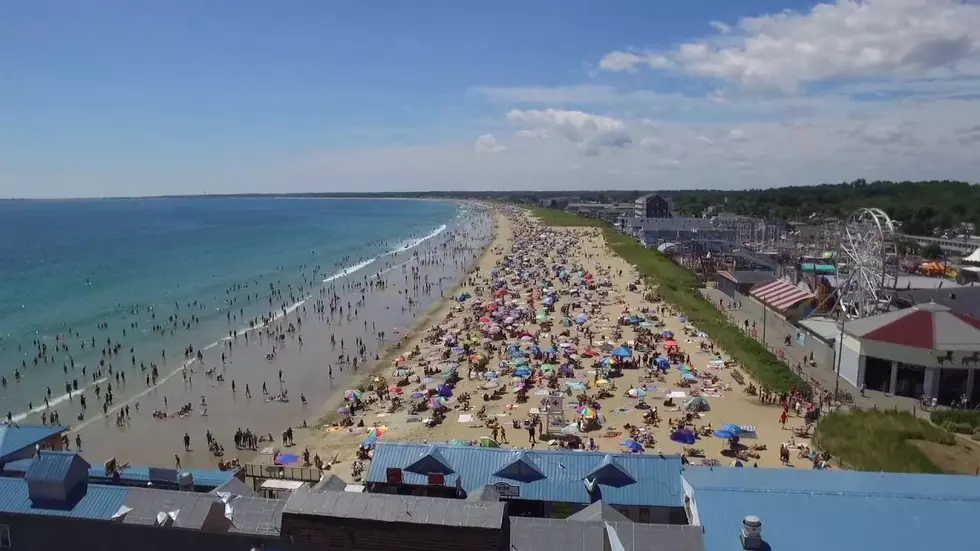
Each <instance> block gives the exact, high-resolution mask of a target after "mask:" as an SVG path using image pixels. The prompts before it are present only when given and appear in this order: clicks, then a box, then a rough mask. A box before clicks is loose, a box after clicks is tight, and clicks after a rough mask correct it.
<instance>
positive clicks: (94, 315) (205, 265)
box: [0, 198, 460, 419]
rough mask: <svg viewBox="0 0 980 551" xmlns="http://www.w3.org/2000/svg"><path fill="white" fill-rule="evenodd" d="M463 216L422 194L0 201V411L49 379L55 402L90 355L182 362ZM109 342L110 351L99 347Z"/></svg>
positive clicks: (89, 375)
mask: <svg viewBox="0 0 980 551" xmlns="http://www.w3.org/2000/svg"><path fill="white" fill-rule="evenodd" d="M459 214H460V207H459V206H458V205H456V204H454V203H450V202H430V201H388V200H318V199H317V200H314V199H270V198H199V199H139V200H136V199H133V200H84V201H0V282H2V283H0V336H2V340H0V375H2V376H3V377H5V378H6V380H7V385H6V387H5V388H3V389H0V408H2V409H0V415H6V413H7V412H8V411H9V412H11V413H12V415H13V416H14V417H15V419H17V418H21V419H22V418H23V415H24V414H25V413H26V412H27V409H28V406H31V407H33V408H34V409H35V410H39V409H40V408H41V407H42V406H43V397H44V396H45V394H46V393H47V390H46V389H47V388H48V387H50V388H51V389H52V393H51V394H50V397H49V400H50V401H52V402H56V401H57V400H58V399H59V397H61V396H62V395H63V393H64V390H65V384H66V382H69V383H70V382H71V381H77V382H78V384H79V386H80V387H83V386H85V385H86V384H87V383H91V382H92V381H93V377H94V372H95V371H96V370H97V369H98V368H99V367H100V361H104V362H106V364H105V365H103V366H102V371H103V373H102V375H103V376H105V375H106V374H107V367H108V364H109V363H112V364H113V365H114V366H115V367H117V368H121V367H127V368H130V367H132V364H133V362H134V361H135V364H136V365H137V366H138V365H140V364H141V363H143V364H145V365H148V364H149V362H160V360H161V357H162V354H163V353H164V352H165V353H166V354H167V356H168V357H169V358H177V357H181V356H182V352H183V349H184V348H185V347H186V346H188V345H193V346H194V347H196V348H201V347H203V346H206V345H207V344H209V343H211V342H213V341H214V340H216V339H218V338H221V337H223V336H225V335H226V334H227V332H228V330H229V328H230V327H247V323H248V320H254V319H256V318H258V317H260V316H263V315H273V314H275V313H276V312H279V311H281V309H282V308H283V307H289V306H290V305H292V304H294V303H295V302H296V301H298V300H301V299H302V298H304V297H305V296H306V295H308V294H309V293H310V292H312V291H314V290H315V289H319V287H320V286H321V285H323V281H324V280H332V281H336V282H337V283H338V284H340V283H342V281H343V277H344V276H345V275H346V274H348V273H350V272H351V271H352V270H351V267H354V269H358V268H361V266H363V268H361V269H360V270H359V271H358V272H357V273H358V275H361V274H369V273H372V270H373V269H374V268H378V269H380V266H379V264H380V262H376V263H374V264H367V265H364V263H365V261H367V260H370V259H372V258H377V257H379V256H382V255H385V254H388V253H391V252H393V251H397V250H403V249H405V248H409V247H412V246H413V245H416V244H418V243H419V242H420V241H421V240H424V239H426V238H427V237H430V236H433V235H437V234H438V233H439V232H440V231H441V230H444V229H446V227H447V226H448V227H452V226H453V224H454V223H455V222H454V221H455V220H457V216H458V215H459ZM171 316H175V317H173V318H172V317H171ZM124 332H125V334H124ZM59 336H60V337H59ZM93 341H94V346H93ZM107 343H111V345H112V346H110V347H109V348H114V347H115V345H117V344H118V345H119V347H118V353H115V354H112V353H107V354H105V355H104V354H103V349H104V348H106V345H107ZM83 344H84V348H82V346H83ZM63 346H67V350H65V349H64V348H63ZM130 348H132V349H133V352H132V354H130ZM72 362H74V368H72V367H71V365H72ZM83 367H84V369H85V373H84V374H83V373H82V369H83ZM127 371H129V370H127ZM17 372H19V373H20V375H21V381H20V382H16V373H17ZM137 373H138V371H137ZM131 376H132V372H131Z"/></svg>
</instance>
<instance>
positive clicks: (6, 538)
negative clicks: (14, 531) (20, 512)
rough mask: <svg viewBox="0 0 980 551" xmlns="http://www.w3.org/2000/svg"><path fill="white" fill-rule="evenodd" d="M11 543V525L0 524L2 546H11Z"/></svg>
mask: <svg viewBox="0 0 980 551" xmlns="http://www.w3.org/2000/svg"><path fill="white" fill-rule="evenodd" d="M11 546H12V545H11V543H10V527H9V526H7V525H6V524H0V547H11Z"/></svg>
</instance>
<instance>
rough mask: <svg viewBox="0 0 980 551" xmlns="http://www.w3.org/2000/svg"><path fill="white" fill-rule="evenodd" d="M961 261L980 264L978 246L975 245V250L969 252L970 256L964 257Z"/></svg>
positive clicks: (979, 248)
mask: <svg viewBox="0 0 980 551" xmlns="http://www.w3.org/2000/svg"><path fill="white" fill-rule="evenodd" d="M963 262H969V263H971V264H980V247H977V250H975V251H973V252H972V253H970V256H967V257H966V258H964V259H963Z"/></svg>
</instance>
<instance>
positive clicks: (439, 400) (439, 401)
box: [429, 396, 449, 408]
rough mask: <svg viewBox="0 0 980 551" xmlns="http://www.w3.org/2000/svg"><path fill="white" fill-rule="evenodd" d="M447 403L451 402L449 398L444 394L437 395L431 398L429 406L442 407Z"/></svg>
mask: <svg viewBox="0 0 980 551" xmlns="http://www.w3.org/2000/svg"><path fill="white" fill-rule="evenodd" d="M447 403H449V400H448V399H447V398H444V397H442V396H436V397H434V398H432V399H431V400H429V406H430V407H432V408H438V407H442V406H445V405H446V404H447Z"/></svg>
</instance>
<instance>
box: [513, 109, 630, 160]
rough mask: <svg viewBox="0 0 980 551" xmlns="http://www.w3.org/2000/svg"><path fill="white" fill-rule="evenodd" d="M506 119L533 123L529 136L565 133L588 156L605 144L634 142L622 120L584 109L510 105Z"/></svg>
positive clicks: (602, 147) (617, 146)
mask: <svg viewBox="0 0 980 551" xmlns="http://www.w3.org/2000/svg"><path fill="white" fill-rule="evenodd" d="M507 120H508V121H510V122H512V123H515V124H519V125H522V126H527V127H530V128H526V129H525V130H528V131H529V134H527V135H529V136H530V135H533V136H536V137H541V136H547V135H551V134H552V133H554V134H557V135H559V136H562V137H564V138H565V139H566V140H568V141H570V142H572V143H574V144H576V145H578V146H579V148H580V151H581V153H582V154H583V155H586V156H595V155H598V154H599V153H600V152H601V150H602V149H604V148H623V147H627V146H629V145H630V144H632V143H633V138H632V137H631V136H630V135H629V133H628V132H627V131H626V124H625V123H624V122H623V121H622V120H619V119H616V118H613V117H606V116H603V115H594V114H591V113H586V112H584V111H566V110H562V109H544V110H526V111H522V110H519V109H511V110H510V111H509V112H508V113H507Z"/></svg>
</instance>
